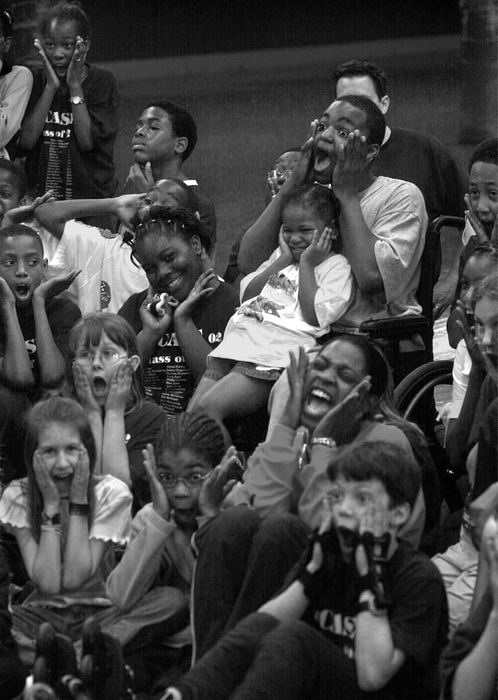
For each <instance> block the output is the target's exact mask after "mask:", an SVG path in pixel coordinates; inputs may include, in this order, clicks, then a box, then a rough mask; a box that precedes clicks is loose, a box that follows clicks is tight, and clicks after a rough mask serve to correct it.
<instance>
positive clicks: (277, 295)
mask: <svg viewBox="0 0 498 700" xmlns="http://www.w3.org/2000/svg"><path fill="white" fill-rule="evenodd" d="M336 218H337V200H336V199H335V197H334V195H333V193H332V192H331V190H329V189H327V188H325V187H322V186H321V185H303V186H301V187H299V188H297V189H296V190H294V191H293V192H292V193H291V194H290V195H289V196H288V198H287V200H286V202H285V204H284V208H283V210H282V227H281V229H280V235H279V248H278V249H277V250H275V251H274V252H273V253H272V255H271V256H270V258H269V259H268V260H267V261H265V262H264V263H263V264H262V265H260V267H259V268H258V269H257V270H256V271H255V272H253V273H251V274H250V275H247V277H245V278H244V279H243V280H242V282H241V284H240V290H241V299H242V305H241V306H240V308H239V309H238V311H237V313H236V314H234V315H233V316H232V318H231V319H230V321H229V323H228V326H227V328H226V331H225V338H224V339H223V341H222V343H220V345H219V346H218V347H217V348H216V349H215V350H213V351H212V352H211V353H210V355H209V357H208V360H207V371H206V372H205V373H204V376H203V377H202V379H201V381H200V382H199V386H198V388H197V390H196V392H195V394H194V396H193V399H192V408H196V409H199V410H203V411H206V412H207V413H209V414H210V415H212V416H213V417H215V418H217V419H218V420H220V421H224V420H225V419H226V418H229V417H232V416H243V415H248V414H251V413H254V412H255V411H257V410H258V409H260V408H262V407H263V406H265V405H266V402H267V400H268V396H269V393H270V389H271V387H272V384H273V383H274V382H275V381H276V380H277V379H278V377H279V376H280V372H281V370H282V369H283V368H284V367H286V366H287V363H288V358H289V352H290V351H293V350H297V348H298V347H303V346H304V347H310V346H312V345H314V344H315V341H316V339H317V338H318V337H319V336H321V335H324V334H325V333H326V332H327V331H328V329H329V326H330V324H331V323H332V322H333V321H337V320H338V319H339V318H340V317H341V316H342V315H343V314H344V313H345V311H346V310H347V308H348V304H349V302H350V299H351V297H352V284H353V283H352V275H351V268H350V266H349V264H348V262H347V260H346V259H345V258H344V257H343V256H342V255H340V254H339V250H340V241H339V239H338V233H337V229H336V225H335V221H336ZM241 399H242V400H241Z"/></svg>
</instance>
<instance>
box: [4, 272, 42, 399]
mask: <svg viewBox="0 0 498 700" xmlns="http://www.w3.org/2000/svg"><path fill="white" fill-rule="evenodd" d="M0 301H1V313H2V320H3V325H4V332H5V350H4V356H3V357H1V358H0V376H1V377H5V378H6V379H7V380H8V381H9V383H10V384H12V385H13V386H14V387H17V388H18V389H20V390H23V391H28V390H30V389H32V388H33V386H34V383H35V380H34V377H33V372H32V369H31V363H30V361H29V355H28V352H27V350H26V344H25V342H24V337H23V334H22V331H21V326H20V325H19V319H18V317H17V311H16V302H15V299H14V295H13V293H12V291H11V289H10V287H9V286H8V284H7V282H6V281H5V280H4V279H3V277H0Z"/></svg>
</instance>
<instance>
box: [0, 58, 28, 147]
mask: <svg viewBox="0 0 498 700" xmlns="http://www.w3.org/2000/svg"><path fill="white" fill-rule="evenodd" d="M16 70H18V74H17V75H16V76H15V77H14V78H13V79H12V80H11V82H10V85H9V87H8V90H7V92H5V94H4V96H3V99H2V101H1V103H0V148H4V146H6V145H7V144H8V143H9V141H10V140H11V139H12V138H13V136H15V134H16V133H17V131H18V129H19V127H20V125H21V121H22V118H23V116H24V112H25V110H26V105H27V104H28V100H29V96H30V94H31V87H32V85H33V76H32V75H31V72H30V71H29V69H28V68H25V67H24V66H23V67H22V68H20V69H19V67H16Z"/></svg>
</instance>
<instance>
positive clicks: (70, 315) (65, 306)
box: [0, 297, 81, 383]
mask: <svg viewBox="0 0 498 700" xmlns="http://www.w3.org/2000/svg"><path fill="white" fill-rule="evenodd" d="M45 308H46V310H47V318H48V323H49V326H50V329H51V331H52V335H53V338H54V342H55V344H56V345H57V347H58V349H59V351H60V353H61V355H62V356H63V357H64V358H66V357H67V342H68V337H69V333H70V331H71V328H72V327H73V326H74V324H75V323H76V321H77V320H78V319H79V318H81V312H80V310H79V308H78V307H77V306H76V305H75V304H73V303H72V302H71V301H69V300H68V299H62V298H60V297H52V298H51V299H47V301H46V302H45ZM17 318H18V319H19V325H20V327H21V332H22V334H23V338H24V342H25V344H26V350H27V352H28V355H29V359H30V362H31V369H32V372H33V377H34V379H35V382H36V383H38V382H39V378H40V367H39V360H38V346H37V338H36V326H35V317H34V314H33V305H32V304H30V305H29V306H27V307H25V308H17ZM5 342H6V338H5V329H4V325H3V321H2V320H1V319H0V355H4V353H5ZM7 379H8V378H7Z"/></svg>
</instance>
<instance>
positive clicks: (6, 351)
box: [0, 161, 81, 480]
mask: <svg viewBox="0 0 498 700" xmlns="http://www.w3.org/2000/svg"><path fill="white" fill-rule="evenodd" d="M7 162H8V161H7ZM46 268H47V261H46V259H45V258H44V257H43V245H42V242H41V239H40V237H39V235H38V234H37V233H36V231H34V230H33V229H32V228H30V227H29V226H23V225H22V224H14V225H11V226H7V227H5V228H3V229H0V405H1V406H2V411H1V412H0V435H1V436H2V442H3V443H4V445H5V454H4V457H5V459H6V465H4V470H3V472H4V473H3V478H4V479H5V480H8V476H9V475H8V472H9V471H10V470H11V469H15V470H17V475H19V470H20V469H21V470H22V467H21V465H22V461H23V460H22V443H23V414H24V413H25V411H26V410H27V409H28V408H29V405H30V402H31V401H33V400H36V398H37V397H38V396H39V394H40V393H41V391H42V390H43V389H54V388H57V387H58V386H59V385H60V383H61V381H62V379H63V378H64V373H65V364H66V355H67V339H68V335H69V331H70V330H71V328H72V327H73V325H74V324H75V323H76V321H77V320H78V319H79V318H80V316H81V313H80V310H79V309H78V307H77V306H76V305H75V304H73V303H72V302H70V301H66V300H65V299H61V298H60V297H58V296H57V295H58V294H60V293H61V292H62V291H64V290H65V289H66V288H67V287H68V286H69V285H70V284H71V283H72V281H73V280H74V278H75V277H76V274H77V273H76V272H75V271H69V272H67V273H65V274H64V275H60V276H58V277H54V278H52V279H50V280H46V279H45V273H46ZM13 476H14V474H12V477H13Z"/></svg>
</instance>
